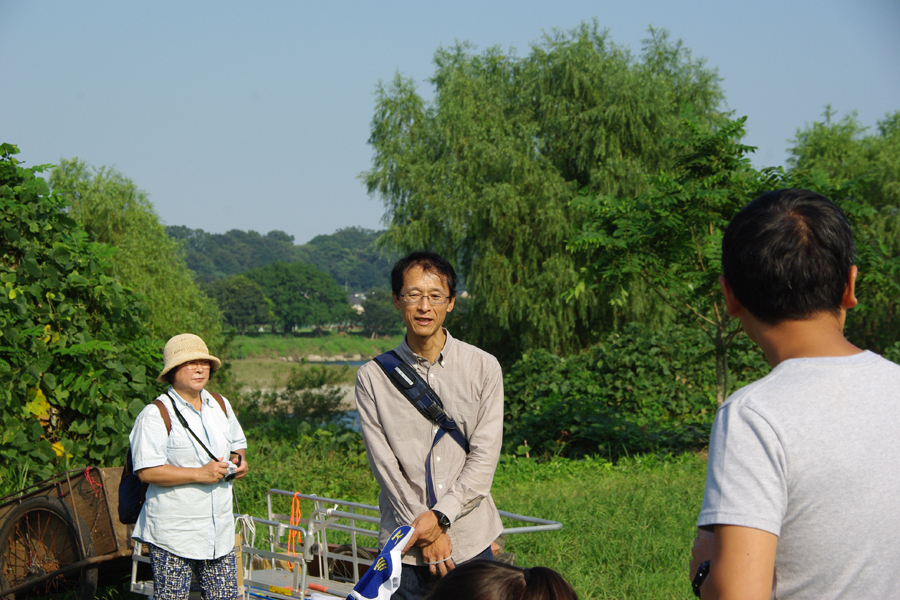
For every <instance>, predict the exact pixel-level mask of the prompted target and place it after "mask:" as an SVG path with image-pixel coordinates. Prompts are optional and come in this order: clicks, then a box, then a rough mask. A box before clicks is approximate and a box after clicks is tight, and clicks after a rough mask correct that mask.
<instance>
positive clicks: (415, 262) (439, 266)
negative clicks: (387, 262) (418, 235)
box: [391, 250, 456, 298]
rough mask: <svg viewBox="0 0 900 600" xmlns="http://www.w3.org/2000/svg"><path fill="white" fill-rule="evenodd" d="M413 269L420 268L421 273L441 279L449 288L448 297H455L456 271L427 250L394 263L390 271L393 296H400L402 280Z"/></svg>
mask: <svg viewBox="0 0 900 600" xmlns="http://www.w3.org/2000/svg"><path fill="white" fill-rule="evenodd" d="M413 267H422V270H423V271H433V272H435V273H437V274H438V275H440V276H441V277H443V278H444V279H445V280H446V281H447V287H448V288H450V297H451V298H453V297H454V296H456V271H454V270H453V265H451V264H450V263H449V262H447V259H445V258H444V257H443V256H441V255H440V254H437V253H436V252H429V251H427V250H417V251H416V252H413V253H412V254H410V255H408V256H406V257H404V258H401V259H400V260H398V261H397V262H396V263H394V268H393V269H391V291H392V292H393V293H394V295H395V296H399V295H400V290H402V289H403V278H404V277H405V276H406V272H407V271H409V270H410V269H411V268H413Z"/></svg>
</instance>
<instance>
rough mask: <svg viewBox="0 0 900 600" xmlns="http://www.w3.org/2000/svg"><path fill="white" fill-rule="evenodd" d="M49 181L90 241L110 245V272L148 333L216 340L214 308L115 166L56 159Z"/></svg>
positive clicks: (138, 194) (137, 192)
mask: <svg viewBox="0 0 900 600" xmlns="http://www.w3.org/2000/svg"><path fill="white" fill-rule="evenodd" d="M50 186H51V188H52V189H53V191H54V192H55V193H58V194H60V195H62V196H65V197H66V198H67V199H68V200H69V202H70V203H71V209H70V211H71V214H72V216H73V217H74V218H75V219H76V220H77V221H78V222H79V223H80V224H81V225H82V227H84V230H85V231H86V232H87V234H88V236H89V237H90V239H91V240H92V241H95V242H101V243H104V244H109V245H110V246H112V247H114V248H115V249H116V251H115V253H114V254H113V255H112V260H111V268H110V274H111V275H113V276H114V277H116V278H117V279H118V280H119V281H120V282H121V283H122V285H124V286H126V287H129V288H131V289H133V290H134V291H135V292H137V293H138V294H140V295H141V296H143V297H144V299H145V301H146V303H147V311H148V319H147V325H148V326H149V328H150V330H151V331H152V333H153V335H155V336H158V337H160V338H163V339H167V338H169V337H171V336H173V335H176V334H179V333H184V332H190V333H195V334H197V335H199V336H200V337H202V338H203V339H204V340H205V341H206V343H207V344H208V345H209V346H211V347H213V348H215V347H218V346H219V345H220V344H221V342H222V326H221V319H220V316H219V311H218V308H217V307H216V305H215V303H214V302H213V301H212V300H210V299H209V298H208V297H207V296H206V295H205V294H203V292H201V291H200V289H199V288H198V287H197V285H196V283H195V282H194V280H193V277H192V274H191V271H190V270H189V269H188V268H187V266H186V265H185V262H184V258H183V255H182V252H181V249H180V247H179V246H178V244H177V243H175V242H174V241H173V240H171V239H170V238H169V237H168V236H167V235H166V232H165V229H164V227H163V226H162V224H161V223H160V221H159V217H158V216H157V214H156V211H155V210H154V209H153V205H152V204H151V203H150V200H149V199H148V198H147V194H146V193H144V192H143V191H142V190H140V189H138V188H137V186H135V184H134V182H132V181H131V180H130V179H128V178H127V177H125V176H124V175H122V174H121V173H119V172H118V171H116V170H115V169H110V168H108V167H100V168H99V169H94V168H91V167H89V166H88V164H87V163H85V162H84V161H82V160H79V159H78V158H73V159H72V160H65V159H64V160H62V161H60V164H59V166H58V167H56V168H54V169H53V171H52V172H51V174H50Z"/></svg>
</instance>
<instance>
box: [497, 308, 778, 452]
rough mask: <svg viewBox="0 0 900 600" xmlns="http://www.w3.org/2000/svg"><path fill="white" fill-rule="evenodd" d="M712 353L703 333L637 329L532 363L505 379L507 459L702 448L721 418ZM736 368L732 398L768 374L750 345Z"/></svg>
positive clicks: (528, 359)
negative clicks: (717, 415)
mask: <svg viewBox="0 0 900 600" xmlns="http://www.w3.org/2000/svg"><path fill="white" fill-rule="evenodd" d="M713 353H714V350H713V347H712V344H711V343H710V342H709V341H708V340H707V339H706V337H705V336H704V334H703V333H702V332H700V331H698V330H696V329H695V328H689V327H685V326H681V325H670V326H668V327H667V328H666V329H664V330H661V331H650V330H648V329H646V328H645V327H643V326H641V325H638V324H629V325H627V326H626V327H625V328H624V330H623V331H622V332H620V333H613V334H610V335H609V336H608V337H607V338H606V340H605V341H603V342H601V343H600V344H597V345H595V346H593V347H591V348H590V349H588V350H587V351H585V352H583V353H581V354H577V355H574V356H570V357H565V358H560V357H558V356H555V355H553V354H550V353H549V352H546V351H541V350H539V351H534V352H530V353H527V354H525V355H524V356H523V357H522V358H521V360H519V361H518V362H517V363H516V364H515V365H513V367H512V369H511V370H510V371H509V372H508V373H507V375H506V377H505V379H504V387H505V392H506V409H505V413H506V414H505V428H504V439H505V446H506V451H507V452H513V453H516V454H524V453H525V452H526V451H534V452H535V453H536V454H538V455H544V454H549V455H566V456H584V455H588V454H600V455H602V456H608V457H610V458H618V457H620V456H626V455H631V454H638V453H645V452H670V451H681V450H687V449H692V448H699V447H703V446H704V445H706V443H707V441H708V439H709V427H710V425H711V423H712V420H713V418H714V416H715V411H716V387H715V386H716V375H715V361H714V356H713ZM729 360H730V362H731V365H730V367H731V372H732V373H733V374H734V375H735V376H736V378H737V379H738V381H737V382H735V385H734V386H733V387H732V389H735V388H736V387H737V386H738V385H744V384H746V383H749V382H750V381H753V380H755V379H757V378H758V377H760V376H761V375H763V374H765V372H766V371H767V369H768V367H767V366H766V363H765V359H764V357H763V355H762V353H761V352H759V350H758V349H756V348H755V346H753V345H752V343H751V342H750V341H749V340H747V339H746V338H745V337H743V336H742V337H741V339H739V340H735V344H734V345H733V346H732V350H731V351H730V352H729Z"/></svg>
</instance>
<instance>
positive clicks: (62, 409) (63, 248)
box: [0, 144, 162, 491]
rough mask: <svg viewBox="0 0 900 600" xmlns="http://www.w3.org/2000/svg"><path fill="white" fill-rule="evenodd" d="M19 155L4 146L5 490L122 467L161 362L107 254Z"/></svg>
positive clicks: (0, 157)
mask: <svg viewBox="0 0 900 600" xmlns="http://www.w3.org/2000/svg"><path fill="white" fill-rule="evenodd" d="M18 152H19V151H18V149H17V148H16V147H15V146H12V145H9V144H2V145H0V286H2V293H0V491H11V490H12V489H13V487H12V486H14V485H15V486H23V485H26V484H28V483H30V482H32V481H35V480H37V479H42V478H46V477H49V476H51V475H53V474H54V473H56V472H59V471H61V470H64V469H66V468H71V467H75V466H79V467H80V466H84V465H86V464H104V465H115V464H122V461H123V460H124V456H125V448H126V447H127V444H128V437H127V436H128V432H129V431H130V429H131V425H132V422H133V420H134V417H135V416H136V415H137V413H138V412H140V410H141V409H142V408H143V407H144V405H145V402H146V399H147V398H149V397H150V396H152V395H155V394H154V391H155V383H154V381H153V376H152V374H153V373H154V370H155V368H156V367H157V366H158V365H159V364H161V362H162V361H161V356H160V348H161V346H162V344H161V343H160V342H159V341H156V340H150V339H148V338H147V337H145V335H144V328H143V325H142V319H143V318H144V316H145V313H144V311H143V309H142V306H141V305H140V304H139V302H138V300H137V298H136V297H135V296H133V295H132V294H131V292H130V291H128V290H126V289H123V288H122V286H121V285H120V284H119V282H118V281H117V280H116V279H114V278H112V277H109V276H108V275H107V273H108V271H109V266H110V263H109V256H110V253H111V250H110V248H109V247H107V246H105V245H103V244H95V243H90V242H88V238H87V235H86V234H85V232H84V231H83V230H82V229H81V228H80V227H79V226H78V224H77V223H76V222H75V221H74V220H73V219H72V218H71V216H70V215H69V214H68V208H69V206H68V203H67V202H66V200H64V199H63V198H62V197H60V196H59V195H57V194H51V193H50V192H49V189H48V187H47V184H46V183H45V182H44V180H43V179H41V178H40V177H37V176H36V174H37V173H40V172H41V171H42V170H43V168H42V167H33V168H30V169H25V168H22V167H20V166H18V161H17V160H16V159H15V158H14V157H13V156H14V155H15V154H17V153H18Z"/></svg>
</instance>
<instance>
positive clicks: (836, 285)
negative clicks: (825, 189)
mask: <svg viewBox="0 0 900 600" xmlns="http://www.w3.org/2000/svg"><path fill="white" fill-rule="evenodd" d="M855 252H856V249H855V246H854V243H853V234H852V232H851V231H850V225H849V223H848V222H847V219H846V217H845V216H844V213H843V211H841V209H840V208H839V207H838V206H837V205H836V204H835V203H834V202H832V201H831V200H829V199H828V198H826V197H825V196H822V195H819V194H816V193H814V192H810V191H808V190H802V189H785V190H777V191H772V192H768V193H766V194H763V195H762V196H760V197H759V198H757V199H755V200H753V201H752V202H751V203H750V204H748V205H747V206H745V207H744V208H742V209H741V211H740V212H738V214H737V215H735V217H734V218H733V219H732V220H731V223H729V225H728V227H727V228H726V229H725V235H724V236H723V238H722V272H723V275H722V287H723V290H725V292H726V298H728V297H729V292H730V293H731V294H733V297H734V298H736V299H737V301H738V302H739V303H740V305H741V307H742V308H743V309H746V311H747V312H749V313H750V314H751V315H752V316H753V317H755V318H756V319H758V320H759V321H760V322H762V323H765V324H767V325H778V324H779V323H781V322H783V321H802V320H807V319H811V318H813V317H815V316H817V315H820V314H822V313H828V314H831V315H833V316H835V317H840V316H841V315H842V314H843V311H844V310H845V309H846V308H850V307H852V306H853V305H855V304H856V298H855V296H854V285H855V280H856V267H855V266H854V264H853V261H854V256H855ZM729 311H730V307H729Z"/></svg>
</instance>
